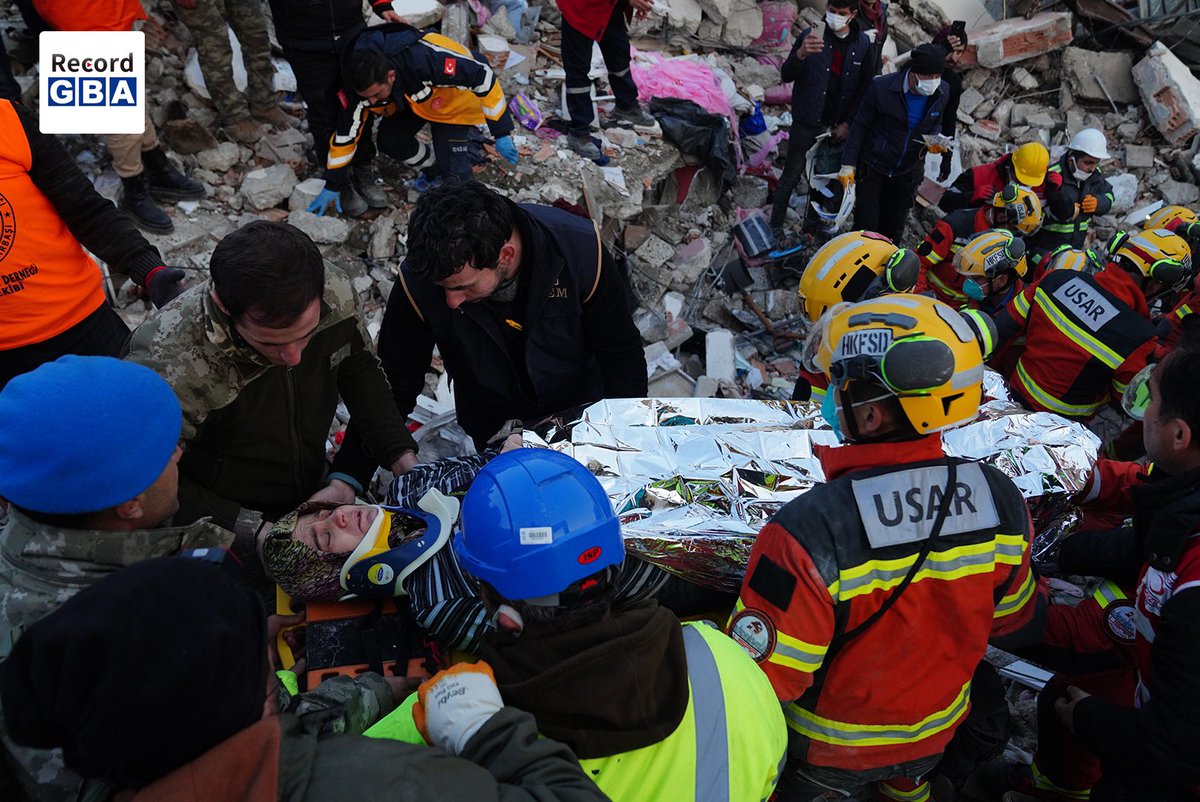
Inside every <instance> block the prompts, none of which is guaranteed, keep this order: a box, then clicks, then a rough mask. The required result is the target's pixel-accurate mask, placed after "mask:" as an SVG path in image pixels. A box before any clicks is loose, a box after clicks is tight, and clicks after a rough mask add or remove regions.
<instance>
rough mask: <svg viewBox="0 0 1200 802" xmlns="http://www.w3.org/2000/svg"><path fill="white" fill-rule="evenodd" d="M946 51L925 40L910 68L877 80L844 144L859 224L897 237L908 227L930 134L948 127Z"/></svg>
mask: <svg viewBox="0 0 1200 802" xmlns="http://www.w3.org/2000/svg"><path fill="white" fill-rule="evenodd" d="M945 69H946V51H945V50H943V49H942V48H941V47H940V46H939V45H933V44H925V45H921V46H920V47H916V48H914V49H913V51H912V58H911V59H910V60H909V64H908V69H905V70H901V71H900V72H897V73H894V74H892V75H881V76H879V77H878V78H876V79H875V80H873V81H872V82H871V86H870V88H869V89H867V93H866V94H865V95H864V96H863V100H862V103H860V104H859V107H858V114H857V115H855V117H854V122H853V123H852V124H851V126H850V134H849V136H847V137H846V144H845V145H844V146H843V147H842V168H841V170H840V171H839V173H838V180H839V181H841V183H842V186H843V187H849V186H851V185H854V186H855V187H856V196H855V206H854V227H855V228H857V229H859V230H862V231H878V232H879V233H880V234H883V235H884V236H885V237H888V238H890V239H891V240H892V241H894V242H900V241H901V240H902V239H903V234H904V226H905V224H906V222H907V219H908V212H909V210H910V209H911V208H912V205H913V198H914V197H915V196H916V194H917V185H918V184H919V183H920V181H921V176H922V172H921V170H922V164H924V158H925V153H926V152H930V153H933V152H937V153H940V152H941V149H940V147H939V146H933V147H927V146H926V145H925V142H924V138H925V136H926V135H927V134H934V133H937V132H940V131H941V130H942V115H943V114H944V113H945V110H946V103H947V101H948V100H949V95H950V90H949V88H948V87H947V85H946V82H945V81H943V80H942V73H943V72H944V71H945Z"/></svg>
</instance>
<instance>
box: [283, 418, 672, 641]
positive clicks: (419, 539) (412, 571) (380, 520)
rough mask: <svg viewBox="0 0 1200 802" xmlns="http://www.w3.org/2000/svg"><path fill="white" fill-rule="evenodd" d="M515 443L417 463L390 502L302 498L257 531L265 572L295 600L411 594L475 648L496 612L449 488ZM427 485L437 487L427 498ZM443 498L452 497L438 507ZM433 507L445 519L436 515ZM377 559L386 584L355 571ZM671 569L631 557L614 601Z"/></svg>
mask: <svg viewBox="0 0 1200 802" xmlns="http://www.w3.org/2000/svg"><path fill="white" fill-rule="evenodd" d="M520 445H521V439H520V437H519V436H518V435H512V436H510V437H509V438H508V440H506V441H504V443H503V445H502V446H499V447H496V448H489V449H486V450H484V451H483V452H481V453H479V454H472V455H470V456H467V457H451V458H448V459H444V460H439V461H437V462H433V463H429V464H426V465H418V466H417V467H416V468H414V469H413V470H412V471H410V472H409V473H408V474H406V475H404V476H402V477H398V478H396V479H394V480H393V481H392V484H391V487H390V488H389V490H388V498H387V505H386V506H376V505H371V504H353V505H342V506H337V505H334V504H305V505H303V506H301V507H300V509H298V510H297V511H296V512H294V513H291V514H290V515H286V516H284V517H283V518H281V519H280V520H279V522H278V523H277V524H276V525H275V527H274V528H273V529H272V530H271V531H270V532H269V533H267V534H266V536H265V537H264V538H263V539H262V543H261V551H262V558H263V565H264V567H265V568H266V571H267V574H268V575H269V576H270V577H271V578H272V579H274V580H275V581H276V582H278V583H279V587H280V588H281V589H282V590H283V591H284V593H286V594H287V595H288V596H289V597H290V598H291V599H292V600H293V601H297V602H335V601H337V600H338V599H340V598H342V597H343V596H345V595H347V594H348V593H356V594H361V595H371V596H376V595H384V596H396V595H407V596H408V597H409V602H410V605H411V610H412V613H413V616H414V618H415V619H416V621H417V622H418V623H419V624H420V625H421V626H422V627H423V628H424V629H425V630H427V631H428V632H429V633H430V634H432V635H433V636H434V637H435V638H437V639H438V640H439V641H441V642H442V643H444V644H446V645H447V646H450V647H452V648H455V649H459V650H462V651H465V652H469V653H471V654H477V653H478V652H479V648H480V641H481V639H482V638H483V636H484V635H485V634H487V632H489V631H490V630H491V628H492V624H493V622H492V621H491V613H489V611H488V610H487V608H486V607H485V606H484V603H483V601H482V600H481V599H480V596H479V589H478V587H477V585H476V583H475V581H474V580H473V579H471V578H470V577H469V576H467V575H466V574H465V573H464V571H463V568H462V566H461V564H460V561H459V557H458V554H457V551H456V550H455V549H454V548H452V547H450V541H451V540H452V539H457V538H459V537H461V536H462V535H461V532H460V531H459V521H458V519H457V513H458V504H457V502H456V501H453V500H452V497H454V496H459V497H461V496H462V494H463V493H465V492H466V491H467V488H468V487H470V485H471V483H472V481H473V480H474V479H475V477H476V476H477V475H478V474H479V472H480V471H481V470H482V469H483V468H484V466H485V465H486V464H487V463H488V462H489V461H490V460H492V459H493V458H494V457H496V456H497V455H498V454H500V453H501V452H502V451H503V452H507V451H510V450H512V449H514V448H519V447H520ZM430 491H436V492H435V493H434V494H433V498H430V499H427V498H426V496H427V494H429V493H430ZM438 494H445V496H444V497H439V496H438ZM442 500H445V501H446V502H448V505H447V506H446V507H444V508H443V507H441V501H442ZM438 512H442V513H443V514H444V515H446V516H447V517H448V519H449V520H444V521H443V520H438V515H437V513H438ZM375 565H386V566H387V568H388V569H389V570H388V571H386V572H385V574H386V575H387V576H389V577H394V578H393V579H392V580H391V581H390V582H388V583H387V584H386V586H384V587H382V588H381V587H380V585H378V584H369V585H368V584H367V583H363V582H360V581H359V577H361V576H364V575H366V574H369V573H371V571H372V568H374V566H375ZM376 570H379V569H376ZM667 579H668V575H667V573H666V572H665V571H663V570H662V569H660V568H658V567H656V566H654V565H652V564H650V563H648V562H645V561H644V560H640V559H637V558H635V557H629V558H628V559H626V560H625V561H624V562H623V563H622V564H621V567H620V569H619V570H618V572H617V576H616V580H615V582H616V585H615V587H616V591H615V596H616V602H617V604H618V605H619V606H626V605H632V604H637V603H640V602H643V601H645V600H646V599H648V598H650V597H651V596H653V595H654V594H656V593H657V592H658V591H659V590H660V589H661V588H662V587H663V586H664V585H665V584H666V582H667ZM377 590H379V591H380V593H376V592H375V591H377Z"/></svg>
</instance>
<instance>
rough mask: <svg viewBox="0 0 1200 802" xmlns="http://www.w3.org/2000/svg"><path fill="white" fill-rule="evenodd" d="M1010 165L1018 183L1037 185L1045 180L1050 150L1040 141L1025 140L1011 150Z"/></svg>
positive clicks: (1029, 185)
mask: <svg viewBox="0 0 1200 802" xmlns="http://www.w3.org/2000/svg"><path fill="white" fill-rule="evenodd" d="M1012 166H1013V175H1015V176H1016V177H1017V183H1018V184H1024V185H1025V186H1027V187H1039V186H1041V185H1042V183H1043V182H1045V180H1046V169H1047V168H1048V167H1049V166H1050V151H1048V150H1046V146H1045V145H1043V144H1042V143H1041V142H1026V143H1025V144H1024V145H1022V146H1021V147H1019V148H1017V149H1016V150H1014V151H1013V155H1012Z"/></svg>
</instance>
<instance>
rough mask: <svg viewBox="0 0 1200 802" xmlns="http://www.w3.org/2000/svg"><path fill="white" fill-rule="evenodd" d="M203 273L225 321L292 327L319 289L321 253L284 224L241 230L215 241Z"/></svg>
mask: <svg viewBox="0 0 1200 802" xmlns="http://www.w3.org/2000/svg"><path fill="white" fill-rule="evenodd" d="M209 269H210V271H211V272H212V280H213V289H215V290H216V292H217V296H218V297H220V299H221V303H222V304H224V305H225V308H226V309H227V310H229V316H230V317H232V318H233V319H234V320H241V319H243V318H246V317H248V318H249V319H250V320H252V321H253V322H254V323H256V324H258V325H261V326H267V327H269V328H284V327H286V326H290V325H291V324H293V323H295V322H296V320H297V319H299V317H300V316H301V315H302V314H304V310H306V309H308V307H309V306H310V305H311V304H312V302H313V301H315V300H317V299H319V298H320V297H321V295H322V294H323V293H324V291H325V261H324V260H323V259H322V258H321V252H320V251H319V250H317V246H316V244H314V243H313V241H312V240H311V239H309V237H308V235H307V234H305V233H304V232H303V231H301V230H300V229H298V228H296V227H295V226H289V225H288V224H287V223H272V222H269V221H267V220H256V221H255V222H253V223H250V224H248V225H244V226H242V227H241V228H239V229H238V230H237V231H234V232H233V233H232V234H229V235H227V236H226V237H225V238H224V239H223V240H221V241H220V242H219V243H217V247H216V250H214V251H213V255H212V259H211V260H210V261H209Z"/></svg>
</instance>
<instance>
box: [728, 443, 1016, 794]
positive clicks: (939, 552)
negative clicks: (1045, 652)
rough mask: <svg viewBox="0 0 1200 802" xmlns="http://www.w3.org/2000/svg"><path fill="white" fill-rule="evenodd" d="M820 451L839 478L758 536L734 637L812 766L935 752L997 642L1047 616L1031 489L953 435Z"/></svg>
mask: <svg viewBox="0 0 1200 802" xmlns="http://www.w3.org/2000/svg"><path fill="white" fill-rule="evenodd" d="M815 450H816V451H817V453H818V457H819V458H820V460H821V464H822V467H823V468H824V471H825V474H826V476H827V477H828V482H827V483H826V484H824V485H821V486H819V487H816V488H814V489H813V490H811V491H809V492H808V493H805V494H804V495H802V496H800V497H799V498H797V499H794V500H792V501H791V502H789V503H788V504H787V505H786V506H784V508H783V509H782V510H780V511H779V512H778V513H777V514H776V515H775V516H774V517H773V518H772V519H771V520H770V522H768V523H767V525H766V526H765V527H764V528H763V529H762V531H761V532H760V533H759V535H758V538H757V539H756V541H755V543H754V548H753V550H752V552H751V554H750V562H749V565H748V567H747V570H746V576H745V579H744V581H743V584H742V590H741V595H740V598H739V599H738V602H737V606H736V607H735V610H734V616H733V617H732V618H731V619H730V625H729V632H730V635H731V636H732V637H733V638H734V639H735V640H738V641H739V642H740V643H742V645H743V646H744V647H746V649H747V651H748V652H750V653H751V656H753V657H754V658H755V659H756V660H757V661H758V663H759V665H760V666H761V667H762V669H763V670H764V671H765V672H766V673H767V676H768V677H769V678H770V679H771V683H772V685H773V686H774V688H775V692H776V694H777V695H778V697H779V699H780V701H782V702H784V703H786V704H787V706H786V708H785V711H784V715H785V716H786V718H787V722H788V727H789V728H790V733H789V735H790V746H789V754H790V756H791V758H792V759H793V760H794V761H799V763H800V764H801V765H802V766H807V767H819V768H823V769H836V770H841V771H843V772H850V773H852V775H853V776H864V772H870V771H876V772H878V771H887V770H888V769H889V767H894V766H900V767H904V766H906V765H907V766H911V765H915V764H916V763H917V762H921V761H932V760H936V757H937V756H938V755H939V754H940V753H942V752H943V750H944V749H945V748H946V744H947V742H948V741H949V740H950V738H951V736H952V735H953V734H954V731H955V729H956V728H957V727H958V726H959V725H960V724H961V723H962V722H963V720H964V718H965V717H966V715H967V712H968V709H969V707H970V704H969V699H970V692H971V679H972V675H973V674H974V672H975V668H976V666H977V665H978V664H979V661H980V660H981V659H982V657H983V654H984V651H985V649H986V647H987V643H988V640H989V639H991V638H999V639H1000V641H999V642H1001V643H1002V644H1003V645H1013V643H1014V642H1017V641H1021V640H1022V639H1024V638H1026V637H1028V633H1029V630H1031V629H1034V628H1036V626H1037V623H1038V621H1037V616H1036V613H1037V611H1038V608H1039V598H1040V595H1039V591H1038V582H1037V578H1036V576H1035V575H1034V573H1033V571H1032V569H1031V567H1030V563H1029V543H1030V538H1031V535H1032V524H1031V522H1030V518H1029V512H1028V509H1027V507H1026V505H1025V501H1024V498H1023V497H1022V496H1021V493H1020V491H1019V490H1018V489H1017V488H1016V486H1015V485H1013V483H1012V481H1011V480H1009V479H1008V478H1007V477H1006V476H1004V475H1003V474H1002V473H1000V472H999V471H998V470H996V469H995V468H992V467H991V466H988V465H983V464H979V463H974V462H966V461H961V460H957V459H953V460H948V459H947V458H946V457H945V455H944V453H943V451H942V445H941V438H940V436H938V435H929V436H926V437H922V438H920V439H917V440H913V441H908V442H904V443H895V442H889V443H877V444H867V445H847V446H842V447H840V448H834V449H828V448H820V447H818V448H817V449H815ZM951 464H953V471H954V473H955V478H954V480H953V484H954V489H953V491H952V492H951V491H948V489H947V485H948V483H949V477H950V470H951V469H950V466H951ZM943 499H945V502H943ZM943 506H944V508H945V510H946V514H945V518H944V520H943V523H942V526H941V531H940V532H937V533H934V532H933V530H934V527H935V523H934V522H935V519H936V518H937V517H938V511H939V509H942V508H943ZM931 533H934V534H936V535H937V536H936V537H934V538H931V537H930V534H931ZM926 549H927V550H928V551H927V554H926V555H925V558H924V560H921V556H922V553H923V552H925V551H926ZM914 565H915V566H918V568H917V570H916V571H915V573H914V574H913V576H912V579H911V580H910V584H908V585H907V586H906V587H903V588H902V590H901V593H900V594H899V596H897V597H896V598H895V599H894V600H893V602H892V603H891V604H890V607H888V608H887V609H886V611H885V612H884V613H883V614H882V615H881V616H879V617H878V618H877V620H874V621H873V623H870V624H869V625H868V626H867V627H866V628H865V629H862V630H861V631H857V632H854V630H855V629H856V628H857V627H859V626H860V625H862V624H863V623H864V622H866V621H868V620H869V619H870V618H871V617H872V616H873V615H875V613H876V612H877V611H878V610H880V608H881V607H882V606H884V605H885V604H886V603H887V600H888V599H889V597H890V596H892V594H894V593H895V592H896V590H897V588H898V587H899V586H902V585H903V583H904V580H905V579H906V577H907V575H908V574H909V573H910V569H912V568H913V566H914ZM846 633H853V634H852V635H851V636H850V637H849V638H846V637H845V635H846ZM1034 637H1035V638H1036V636H1034ZM1005 638H1007V639H1008V641H1009V642H1008V643H1005V642H1004V639H1005ZM903 773H904V771H903V770H901V771H899V772H897V774H900V775H903ZM866 779H868V780H883V779H887V777H883V776H879V775H878V774H876V775H875V776H873V777H871V776H867V777H866Z"/></svg>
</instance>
